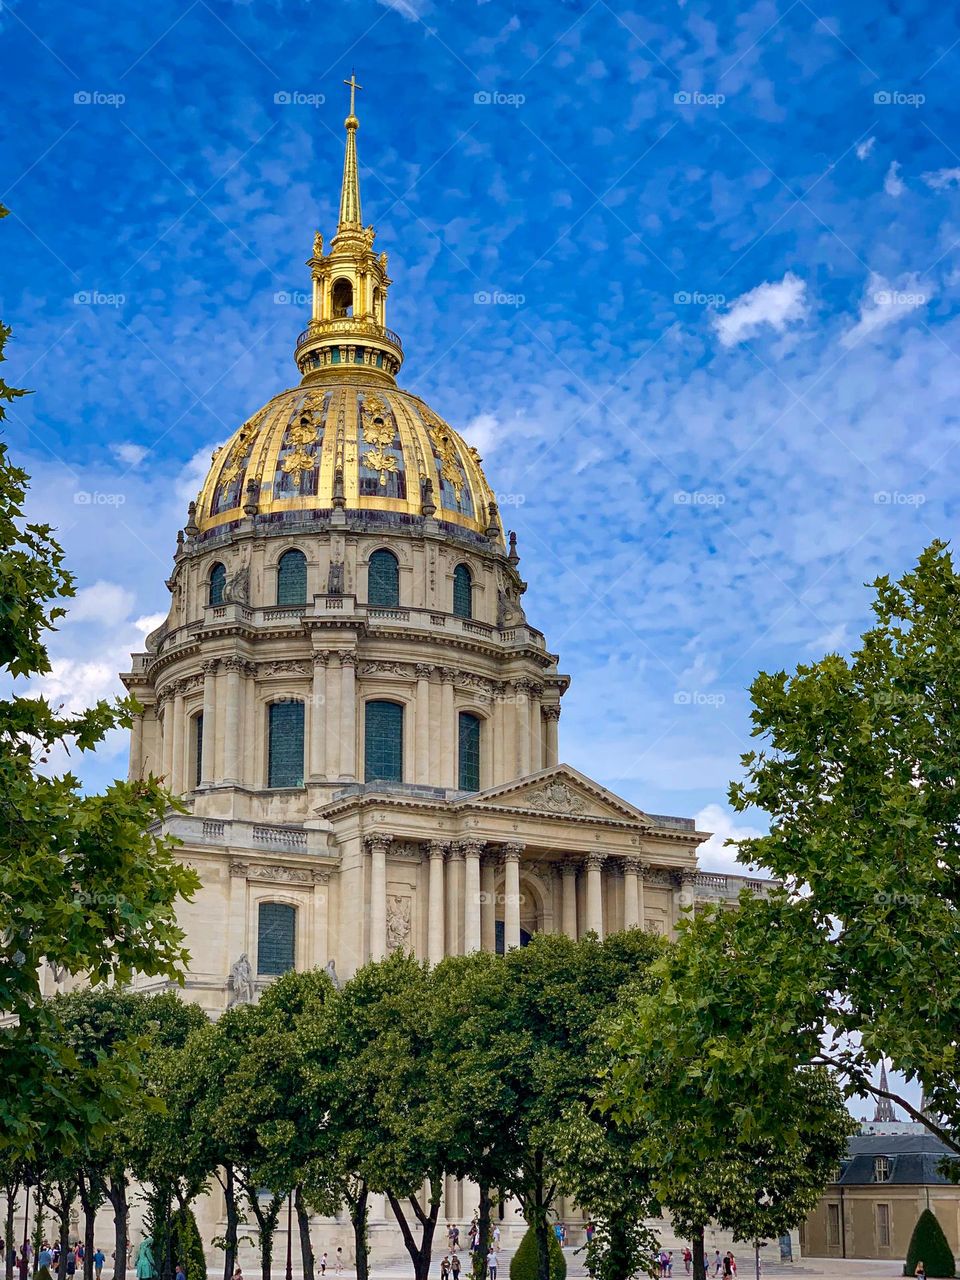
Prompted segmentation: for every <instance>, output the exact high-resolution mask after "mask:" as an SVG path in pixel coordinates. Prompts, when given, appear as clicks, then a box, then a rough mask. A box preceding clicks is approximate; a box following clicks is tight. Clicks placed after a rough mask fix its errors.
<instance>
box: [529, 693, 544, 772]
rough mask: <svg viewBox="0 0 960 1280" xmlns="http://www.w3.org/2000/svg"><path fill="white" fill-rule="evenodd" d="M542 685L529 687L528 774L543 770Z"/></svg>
mask: <svg viewBox="0 0 960 1280" xmlns="http://www.w3.org/2000/svg"><path fill="white" fill-rule="evenodd" d="M542 693H543V685H542V684H532V685H531V686H530V772H531V773H539V772H540V770H541V769H542V768H543V716H542V714H541V712H540V695H541V694H542Z"/></svg>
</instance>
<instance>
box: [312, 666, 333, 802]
mask: <svg viewBox="0 0 960 1280" xmlns="http://www.w3.org/2000/svg"><path fill="white" fill-rule="evenodd" d="M329 656H330V655H329V654H327V653H315V654H314V655H313V688H312V690H311V701H310V753H309V761H308V767H307V776H308V777H309V778H310V779H311V780H312V781H315V782H322V781H323V780H324V779H325V778H326V776H327V761H326V749H325V739H326V734H327V661H328V659H329Z"/></svg>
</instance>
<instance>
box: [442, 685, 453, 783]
mask: <svg viewBox="0 0 960 1280" xmlns="http://www.w3.org/2000/svg"><path fill="white" fill-rule="evenodd" d="M456 678H457V673H456V671H455V670H454V669H453V668H452V667H443V668H442V669H441V671H440V679H441V680H442V682H443V683H442V685H441V687H440V786H441V787H455V786H456V785H457V734H456V724H455V723H454V719H455V717H454V702H453V682H454V680H456Z"/></svg>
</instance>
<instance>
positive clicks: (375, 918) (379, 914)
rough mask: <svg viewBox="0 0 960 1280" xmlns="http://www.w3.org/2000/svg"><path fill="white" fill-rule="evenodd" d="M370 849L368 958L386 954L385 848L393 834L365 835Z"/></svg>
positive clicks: (375, 958)
mask: <svg viewBox="0 0 960 1280" xmlns="http://www.w3.org/2000/svg"><path fill="white" fill-rule="evenodd" d="M365 843H366V846H367V848H368V849H369V851H370V959H371V960H382V959H383V958H384V956H385V955H386V954H387V849H388V848H389V847H390V845H391V844H392V843H393V836H389V835H372V836H367V838H366V841H365Z"/></svg>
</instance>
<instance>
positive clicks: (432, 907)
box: [427, 840, 449, 964]
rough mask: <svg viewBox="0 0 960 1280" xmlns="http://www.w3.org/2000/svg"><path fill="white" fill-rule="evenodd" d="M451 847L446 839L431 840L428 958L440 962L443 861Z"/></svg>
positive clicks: (432, 961) (442, 940)
mask: <svg viewBox="0 0 960 1280" xmlns="http://www.w3.org/2000/svg"><path fill="white" fill-rule="evenodd" d="M448 848H449V846H448V844H447V842H446V841H445V840H431V841H430V845H429V854H430V889H429V910H428V915H427V959H428V960H429V961H430V963H431V964H439V963H440V961H441V960H442V959H443V944H444V933H443V861H444V858H445V857H446V856H447V849H448Z"/></svg>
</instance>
